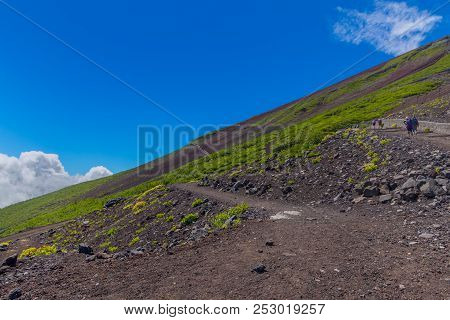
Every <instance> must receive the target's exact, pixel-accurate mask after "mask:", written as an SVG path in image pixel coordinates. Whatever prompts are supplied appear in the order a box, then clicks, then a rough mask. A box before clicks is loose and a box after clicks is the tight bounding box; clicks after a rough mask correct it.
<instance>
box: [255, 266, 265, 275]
mask: <svg viewBox="0 0 450 320" xmlns="http://www.w3.org/2000/svg"><path fill="white" fill-rule="evenodd" d="M252 272H256V273H258V274H261V273H264V272H267V270H266V266H265V265H263V264H258V265H257V266H255V267H254V268H253V269H252Z"/></svg>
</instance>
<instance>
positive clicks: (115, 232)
mask: <svg viewBox="0 0 450 320" xmlns="http://www.w3.org/2000/svg"><path fill="white" fill-rule="evenodd" d="M117 231H119V230H118V229H117V228H116V227H112V228H111V229H109V230H108V231H106V235H107V236H110V237H114V236H115V235H116V234H117Z"/></svg>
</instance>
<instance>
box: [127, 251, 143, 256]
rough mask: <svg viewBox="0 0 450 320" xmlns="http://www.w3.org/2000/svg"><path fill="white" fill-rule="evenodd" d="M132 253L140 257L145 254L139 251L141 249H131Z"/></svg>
mask: <svg viewBox="0 0 450 320" xmlns="http://www.w3.org/2000/svg"><path fill="white" fill-rule="evenodd" d="M130 253H131V255H132V256H138V257H142V256H143V255H144V252H142V251H139V250H131V251H130Z"/></svg>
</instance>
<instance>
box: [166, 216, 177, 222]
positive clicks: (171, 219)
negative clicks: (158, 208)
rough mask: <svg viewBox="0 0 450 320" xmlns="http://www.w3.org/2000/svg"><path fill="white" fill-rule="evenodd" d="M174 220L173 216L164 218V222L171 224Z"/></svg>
mask: <svg viewBox="0 0 450 320" xmlns="http://www.w3.org/2000/svg"><path fill="white" fill-rule="evenodd" d="M174 219H175V218H174V216H168V217H167V218H166V222H172V221H173V220H174Z"/></svg>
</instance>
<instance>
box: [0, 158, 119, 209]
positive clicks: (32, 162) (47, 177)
mask: <svg viewBox="0 0 450 320" xmlns="http://www.w3.org/2000/svg"><path fill="white" fill-rule="evenodd" d="M111 174H112V172H111V171H109V170H108V169H106V168H105V167H102V166H99V167H94V168H92V169H90V170H89V171H88V172H87V173H86V174H85V175H74V176H71V175H69V173H67V172H66V171H65V170H64V167H63V165H62V163H61V161H60V160H59V156H58V155H57V154H48V153H43V152H40V151H30V152H23V153H21V154H20V157H19V158H16V157H10V156H8V155H5V154H1V153H0V208H3V207H5V206H8V205H11V204H13V203H16V202H20V201H24V200H28V199H31V198H34V197H37V196H40V195H43V194H46V193H49V192H53V191H56V190H59V189H62V188H64V187H67V186H70V185H73V184H76V183H81V182H85V181H90V180H94V179H98V178H102V177H106V176H109V175H111Z"/></svg>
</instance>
